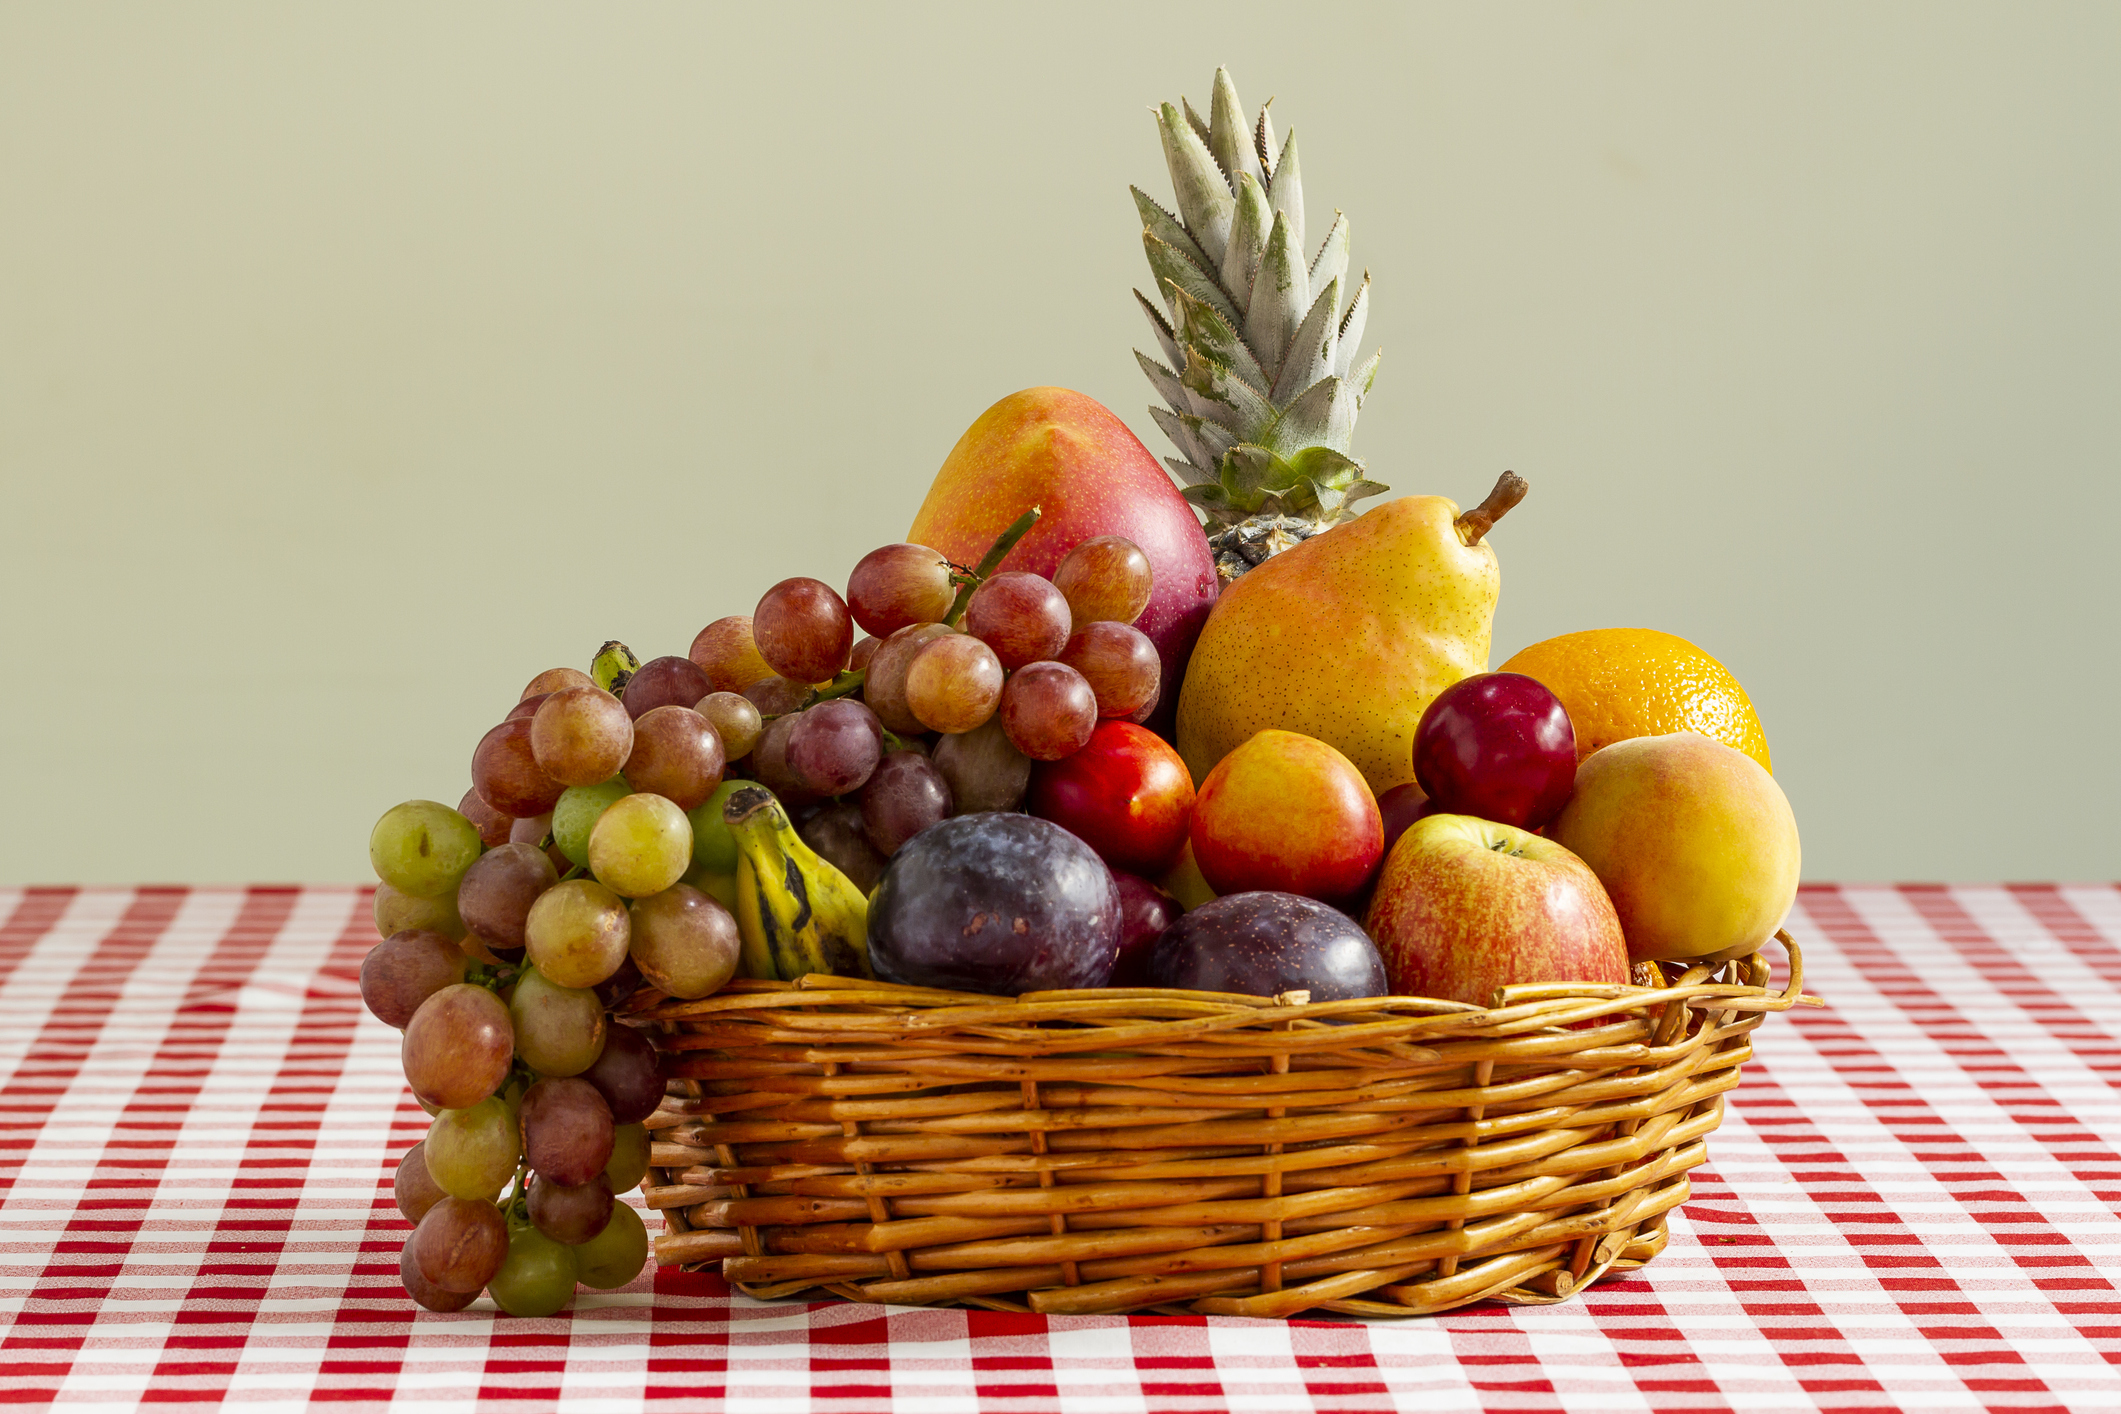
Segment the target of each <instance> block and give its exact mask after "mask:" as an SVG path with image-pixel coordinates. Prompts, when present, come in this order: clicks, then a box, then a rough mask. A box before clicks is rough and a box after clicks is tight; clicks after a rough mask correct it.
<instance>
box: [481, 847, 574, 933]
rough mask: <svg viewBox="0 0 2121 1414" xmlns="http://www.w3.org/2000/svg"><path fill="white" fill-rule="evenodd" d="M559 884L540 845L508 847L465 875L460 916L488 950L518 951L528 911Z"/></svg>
mask: <svg viewBox="0 0 2121 1414" xmlns="http://www.w3.org/2000/svg"><path fill="white" fill-rule="evenodd" d="M559 881H560V876H559V872H558V871H557V870H556V869H554V868H553V864H552V861H551V860H550V859H548V858H547V857H546V855H545V852H544V851H543V850H541V849H539V848H538V847H537V846H536V845H534V844H504V845H502V846H501V847H500V848H499V849H490V850H488V851H486V853H484V854H482V855H480V856H479V859H478V862H477V863H475V864H473V865H472V866H471V867H470V868H469V869H467V870H465V871H464V882H463V883H462V884H459V885H458V886H457V912H458V914H459V915H460V916H461V917H462V918H463V919H464V926H465V927H466V928H469V929H470V930H471V931H472V932H474V933H476V934H478V935H479V939H480V941H482V942H484V943H485V944H486V946H488V947H489V948H493V949H495V950H496V951H502V950H506V949H511V948H519V947H522V946H523V922H524V920H525V919H527V918H529V917H530V906H531V905H532V904H534V903H536V902H537V901H538V896H539V895H540V894H542V893H544V892H545V891H546V890H547V889H549V888H551V887H552V886H553V885H554V884H557V883H558V882H559Z"/></svg>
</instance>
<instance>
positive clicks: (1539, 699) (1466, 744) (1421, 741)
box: [1414, 673, 1576, 830]
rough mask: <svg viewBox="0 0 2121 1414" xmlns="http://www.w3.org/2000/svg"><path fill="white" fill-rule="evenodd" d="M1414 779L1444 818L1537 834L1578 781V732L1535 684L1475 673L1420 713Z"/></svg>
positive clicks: (1556, 702)
mask: <svg viewBox="0 0 2121 1414" xmlns="http://www.w3.org/2000/svg"><path fill="white" fill-rule="evenodd" d="M1414 779H1415V780H1416V781H1417V782H1418V783H1419V784H1420V786H1421V788H1422V789H1423V790H1425V791H1427V792H1428V793H1429V798H1430V799H1431V800H1434V801H1435V802H1436V807H1437V810H1438V812H1440V813H1445V814H1451V815H1477V816H1479V817H1480V818H1481V819H1483V820H1493V821H1495V822H1497V823H1498V824H1503V825H1515V826H1516V827H1517V828H1518V829H1520V830H1536V829H1538V828H1539V827H1540V826H1542V825H1544V824H1546V823H1547V821H1549V820H1551V819H1553V818H1554V816H1555V815H1557V814H1558V813H1560V810H1561V807H1562V805H1563V804H1564V803H1565V802H1566V801H1567V800H1568V798H1569V789H1570V787H1572V786H1573V785H1575V783H1576V732H1575V730H1574V729H1573V728H1572V727H1570V725H1569V714H1568V713H1567V712H1566V711H1564V710H1562V706H1561V699H1560V698H1558V697H1556V696H1555V695H1554V694H1553V693H1551V692H1549V691H1547V689H1546V688H1545V687H1543V686H1541V685H1540V684H1539V683H1538V682H1537V681H1536V680H1534V679H1532V678H1528V677H1525V676H1524V675H1523V674H1521V673H1475V674H1474V675H1473V676H1472V677H1469V678H1460V679H1459V680H1458V681H1457V682H1454V683H1452V684H1451V685H1450V686H1449V687H1447V688H1445V689H1444V690H1443V691H1442V692H1439V693H1437V694H1436V700H1435V701H1433V702H1431V703H1430V704H1429V706H1428V709H1427V710H1426V711H1424V712H1423V713H1422V714H1421V725H1420V726H1418V727H1416V728H1415V729H1414Z"/></svg>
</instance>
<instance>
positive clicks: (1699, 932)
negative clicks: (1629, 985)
mask: <svg viewBox="0 0 2121 1414" xmlns="http://www.w3.org/2000/svg"><path fill="white" fill-rule="evenodd" d="M1547 834H1548V835H1549V836H1551V837H1552V838H1553V839H1555V840H1557V841H1559V842H1560V843H1562V844H1564V845H1566V846H1567V847H1568V848H1569V849H1571V850H1573V851H1575V852H1576V853H1577V854H1578V855H1579V856H1581V858H1582V859H1583V862H1584V863H1585V864H1587V865H1589V866H1590V868H1591V870H1592V872H1594V873H1595V874H1597V876H1598V878H1599V880H1600V881H1601V882H1602V883H1603V884H1604V885H1605V889H1606V892H1607V893H1608V894H1609V895H1610V896H1611V897H1612V900H1613V907H1614V909H1615V910H1616V911H1617V912H1618V913H1619V915H1620V924H1621V927H1622V928H1623V929H1624V930H1625V931H1626V933H1627V940H1628V954H1629V956H1631V957H1633V958H1636V959H1638V960H1649V959H1667V960H1671V961H1678V962H1686V961H1692V960H1694V959H1696V958H1719V957H1731V956H1739V955H1742V954H1744V953H1748V952H1752V951H1754V950H1755V949H1757V948H1759V947H1760V946H1761V945H1762V944H1764V943H1765V942H1767V940H1768V939H1769V938H1771V937H1773V936H1774V933H1775V930H1776V929H1777V928H1778V927H1780V926H1781V925H1782V921H1783V919H1784V918H1785V917H1786V916H1787V915H1788V913H1789V910H1790V905H1791V904H1792V903H1794V902H1795V901H1796V897H1797V882H1798V879H1799V877H1800V874H1801V870H1802V864H1803V855H1802V850H1801V848H1800V846H1799V842H1798V838H1797V820H1796V817H1795V815H1793V814H1792V813H1791V811H1790V802H1789V798H1788V797H1787V796H1785V795H1784V794H1783V793H1782V787H1781V786H1779V785H1777V784H1776V783H1775V778H1774V777H1773V776H1771V775H1769V774H1768V773H1767V768H1766V767H1764V766H1762V765H1761V764H1760V763H1759V762H1758V761H1756V760H1755V759H1753V757H1751V756H1750V755H1748V754H1747V753H1745V752H1743V751H1739V750H1737V749H1735V748H1733V747H1729V746H1726V745H1724V744H1723V743H1722V742H1720V741H1715V740H1712V739H1711V738H1709V737H1706V736H1703V735H1701V734H1700V733H1699V732H1672V733H1669V734H1668V735H1665V736H1642V737H1633V738H1630V739H1629V740H1626V741H1621V742H1615V743H1614V744H1613V745H1611V746H1608V747H1603V748H1601V749H1600V750H1598V751H1595V752H1593V753H1592V754H1591V756H1590V757H1589V758H1588V759H1586V760H1585V761H1584V763H1583V764H1582V765H1581V766H1579V767H1578V768H1577V771H1576V792H1575V794H1574V795H1572V796H1571V797H1570V798H1569V803H1568V804H1567V805H1566V806H1564V807H1562V811H1561V814H1560V815H1558V816H1556V817H1555V819H1554V823H1553V824H1552V825H1550V826H1548V827H1547Z"/></svg>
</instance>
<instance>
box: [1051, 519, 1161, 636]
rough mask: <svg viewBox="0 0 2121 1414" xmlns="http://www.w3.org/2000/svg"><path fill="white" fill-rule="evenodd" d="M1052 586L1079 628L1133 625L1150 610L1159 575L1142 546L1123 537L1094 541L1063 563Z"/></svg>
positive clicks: (1070, 555)
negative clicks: (1102, 624) (1099, 624)
mask: <svg viewBox="0 0 2121 1414" xmlns="http://www.w3.org/2000/svg"><path fill="white" fill-rule="evenodd" d="M1053 583H1054V585H1055V586H1056V587H1057V588H1059V590H1060V592H1061V594H1062V595H1063V596H1064V597H1065V598H1066V599H1067V601H1068V613H1069V615H1070V616H1071V617H1072V618H1073V619H1074V621H1075V623H1076V624H1077V625H1078V626H1080V625H1082V624H1088V623H1097V622H1099V621H1100V620H1105V619H1109V620H1111V621H1112V622H1113V623H1120V624H1131V623H1133V622H1134V621H1135V620H1136V619H1138V618H1140V617H1141V615H1142V610H1144V609H1146V608H1148V607H1149V595H1150V594H1151V593H1152V592H1153V591H1154V590H1155V587H1156V581H1155V572H1154V571H1153V570H1151V569H1150V568H1149V557H1148V556H1147V555H1144V554H1143V553H1142V550H1141V546H1139V545H1137V544H1135V543H1134V542H1133V541H1132V540H1129V539H1128V538H1127V537H1126V536H1124V535H1093V536H1091V537H1090V538H1089V539H1088V540H1085V541H1084V542H1083V543H1082V544H1080V545H1078V546H1076V547H1075V548H1074V549H1073V550H1070V551H1069V552H1068V553H1067V554H1066V555H1064V556H1062V557H1061V562H1060V566H1059V567H1058V568H1057V569H1055V570H1054V571H1053Z"/></svg>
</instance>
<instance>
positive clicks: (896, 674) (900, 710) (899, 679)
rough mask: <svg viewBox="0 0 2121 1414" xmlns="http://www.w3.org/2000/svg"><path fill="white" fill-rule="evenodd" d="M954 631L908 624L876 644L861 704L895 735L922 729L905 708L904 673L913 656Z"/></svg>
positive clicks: (909, 710)
mask: <svg viewBox="0 0 2121 1414" xmlns="http://www.w3.org/2000/svg"><path fill="white" fill-rule="evenodd" d="M954 632H956V630H955V629H952V628H950V627H948V626H947V625H944V624H910V625H908V626H907V627H905V628H902V629H899V630H898V631H896V632H895V633H893V634H892V635H891V636H890V637H888V638H886V639H885V640H884V641H883V642H882V643H881V644H879V645H877V650H876V656H875V657H873V658H871V659H870V660H869V667H868V669H867V670H866V671H865V673H864V675H863V678H862V701H864V702H866V703H868V704H869V710H870V711H872V712H874V713H876V715H877V719H878V720H879V721H881V722H882V723H883V724H884V726H885V727H886V728H888V729H889V730H891V731H894V732H917V731H921V730H923V728H922V726H921V723H920V719H919V718H917V717H915V716H914V715H913V710H912V709H911V708H909V707H908V706H907V705H906V670H907V669H908V668H909V667H911V666H912V665H913V655H914V654H916V653H918V652H920V651H921V649H923V648H925V647H927V646H928V644H930V643H932V642H934V641H935V640H936V639H938V638H943V637H946V636H948V635H950V634H952V633H954Z"/></svg>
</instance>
